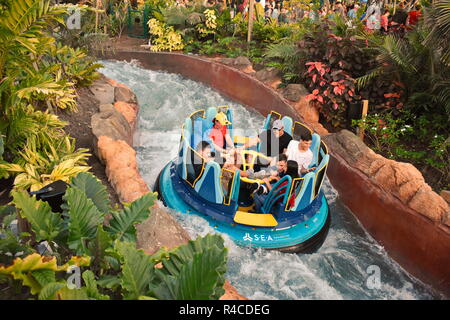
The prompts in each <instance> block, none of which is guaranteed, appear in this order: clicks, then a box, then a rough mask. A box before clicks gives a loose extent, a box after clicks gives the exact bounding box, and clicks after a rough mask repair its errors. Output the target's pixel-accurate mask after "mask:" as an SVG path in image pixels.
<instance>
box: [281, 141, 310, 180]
mask: <svg viewBox="0 0 450 320" xmlns="http://www.w3.org/2000/svg"><path fill="white" fill-rule="evenodd" d="M311 143H312V137H311V134H309V133H306V134H303V135H302V136H301V137H300V141H295V140H292V141H291V142H289V145H288V147H287V150H286V156H287V158H288V160H294V161H297V164H298V170H299V171H298V173H299V175H304V174H306V173H308V172H311V171H313V170H314V169H315V168H308V167H309V165H310V164H311V162H312V160H313V157H314V156H313V153H312V151H311V150H310V149H309V147H310V146H311Z"/></svg>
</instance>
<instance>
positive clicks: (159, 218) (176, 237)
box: [137, 207, 191, 254]
mask: <svg viewBox="0 0 450 320" xmlns="http://www.w3.org/2000/svg"><path fill="white" fill-rule="evenodd" d="M137 230H138V233H137V245H138V247H140V248H144V251H145V252H146V253H147V254H154V253H156V252H157V251H158V250H159V249H160V248H162V247H166V248H167V249H173V248H175V247H177V246H179V245H182V244H185V243H187V242H188V241H189V240H191V237H190V236H189V234H188V233H187V231H186V230H184V229H183V228H182V227H181V226H180V225H179V224H178V223H177V222H176V220H175V218H174V217H173V216H172V215H170V214H169V213H168V212H167V210H165V209H161V208H160V207H157V208H154V209H153V210H152V218H151V219H147V220H146V221H144V222H143V223H141V224H140V225H138V226H137Z"/></svg>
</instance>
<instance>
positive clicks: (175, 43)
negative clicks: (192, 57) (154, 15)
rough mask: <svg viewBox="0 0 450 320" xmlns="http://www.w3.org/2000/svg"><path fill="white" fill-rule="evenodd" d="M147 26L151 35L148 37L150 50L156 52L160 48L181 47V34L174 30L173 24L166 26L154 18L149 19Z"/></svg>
mask: <svg viewBox="0 0 450 320" xmlns="http://www.w3.org/2000/svg"><path fill="white" fill-rule="evenodd" d="M148 26H149V28H150V34H151V35H152V37H151V39H150V41H151V46H150V50H151V51H153V52H158V51H161V50H167V51H173V50H182V49H183V47H184V43H183V39H182V36H181V34H180V33H179V32H177V31H175V29H174V28H173V26H167V25H166V24H164V23H162V22H160V21H158V20H156V19H150V20H149V21H148Z"/></svg>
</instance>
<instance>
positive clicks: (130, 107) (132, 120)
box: [114, 101, 138, 131]
mask: <svg viewBox="0 0 450 320" xmlns="http://www.w3.org/2000/svg"><path fill="white" fill-rule="evenodd" d="M114 108H115V109H116V110H117V111H118V112H120V113H121V114H122V115H123V116H124V118H125V119H126V120H127V121H128V123H129V125H130V127H131V130H132V131H134V129H135V128H136V118H137V114H138V106H137V104H135V103H127V102H124V101H117V102H116V103H114Z"/></svg>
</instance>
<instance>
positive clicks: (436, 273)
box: [106, 50, 450, 295]
mask: <svg viewBox="0 0 450 320" xmlns="http://www.w3.org/2000/svg"><path fill="white" fill-rule="evenodd" d="M106 57H109V58H115V59H119V60H132V59H137V60H138V61H140V63H141V64H142V65H143V66H144V67H146V68H149V69H152V70H165V71H168V72H173V73H178V74H181V75H183V76H185V77H188V78H190V79H193V80H195V81H200V82H203V83H205V84H207V85H209V86H210V87H212V88H214V89H216V90H218V91H219V92H221V93H222V94H224V95H226V96H228V97H229V98H231V99H234V100H236V101H238V102H240V103H242V104H244V105H247V106H250V107H252V108H254V109H256V110H257V111H259V112H260V113H261V114H262V115H264V116H265V115H267V114H268V113H269V112H270V110H276V111H278V112H279V113H281V114H284V115H289V116H291V117H293V119H294V120H299V121H303V122H304V123H306V124H307V125H309V126H310V127H311V128H312V129H313V130H315V131H316V132H317V133H319V134H320V135H321V136H322V137H323V138H324V140H325V141H326V143H327V145H328V147H329V150H330V154H331V160H330V165H329V168H328V172H327V175H328V177H329V179H330V181H331V183H332V184H333V186H334V187H335V188H336V190H337V191H338V192H339V195H340V198H341V199H342V201H343V202H344V204H345V205H346V206H347V207H349V208H350V210H352V212H353V214H354V215H355V216H356V217H357V218H358V219H359V220H360V221H361V222H362V224H363V225H364V227H365V228H366V230H367V231H368V232H369V233H370V234H371V235H372V236H373V237H374V238H375V239H376V240H377V241H379V242H380V243H381V244H382V245H383V246H384V247H385V248H386V250H387V251H388V253H389V254H390V255H391V256H392V257H393V258H394V259H395V260H396V261H397V262H399V263H400V265H402V266H403V267H404V268H405V269H406V270H408V271H409V272H410V273H411V274H413V275H414V276H416V277H418V278H419V279H421V280H422V281H424V282H426V283H429V284H431V285H433V286H435V287H436V288H437V289H439V290H442V291H443V292H445V293H446V294H448V295H450V268H449V266H450V229H449V220H450V213H449V206H448V203H446V202H445V201H444V200H443V198H442V197H440V196H439V195H437V194H436V193H435V192H433V191H432V190H431V188H430V187H429V186H428V185H427V184H426V183H425V181H424V179H423V177H422V175H421V174H420V172H419V171H418V170H417V169H416V168H415V167H414V166H412V165H411V164H408V163H400V162H395V161H392V160H388V159H385V158H383V157H382V156H380V155H377V154H375V153H374V152H373V151H372V150H371V149H369V148H368V147H367V146H365V145H364V143H362V141H361V140H359V139H358V138H357V137H356V136H354V135H353V134H352V133H350V132H348V131H341V132H340V133H337V134H329V133H328V131H327V130H326V129H325V128H324V127H323V126H322V125H321V124H320V123H319V122H318V120H319V114H318V111H317V109H316V108H314V106H312V105H310V103H309V102H308V101H307V100H306V98H305V97H306V95H307V94H308V92H307V91H306V90H305V88H303V87H302V86H301V85H300V84H295V85H290V86H287V87H286V88H284V89H278V84H280V83H281V78H280V74H279V73H278V72H277V71H276V70H274V69H270V68H268V69H263V70H259V71H257V72H255V71H254V70H253V68H252V67H251V65H249V64H248V62H247V61H245V60H244V59H239V60H238V59H235V60H232V59H215V60H212V59H207V58H200V57H195V56H187V55H183V54H177V53H150V52H146V51H120V50H119V51H116V52H114V53H109V54H107V55H106Z"/></svg>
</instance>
